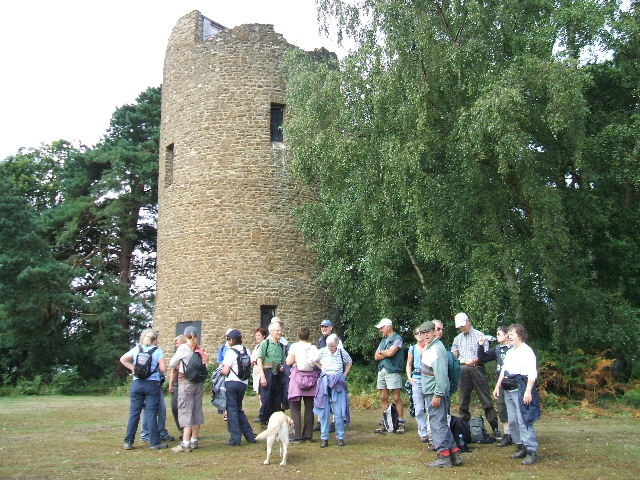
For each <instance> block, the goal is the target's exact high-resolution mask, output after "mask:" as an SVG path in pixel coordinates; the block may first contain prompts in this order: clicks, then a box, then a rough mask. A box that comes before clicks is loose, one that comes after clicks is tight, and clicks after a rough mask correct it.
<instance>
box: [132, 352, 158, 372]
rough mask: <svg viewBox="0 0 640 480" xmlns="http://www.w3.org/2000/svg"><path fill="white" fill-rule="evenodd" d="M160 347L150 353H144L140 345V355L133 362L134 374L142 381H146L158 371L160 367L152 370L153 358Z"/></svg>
mask: <svg viewBox="0 0 640 480" xmlns="http://www.w3.org/2000/svg"><path fill="white" fill-rule="evenodd" d="M157 349H158V347H153V348H152V349H150V350H148V351H146V352H145V351H144V350H143V349H142V346H141V345H138V353H137V354H136V358H135V359H134V361H133V374H134V375H135V376H136V378H139V379H140V380H146V379H147V378H149V377H150V376H151V375H153V374H154V373H155V372H157V371H158V365H156V368H154V369H153V370H151V363H152V358H151V357H152V356H153V352H155V351H156V350H157Z"/></svg>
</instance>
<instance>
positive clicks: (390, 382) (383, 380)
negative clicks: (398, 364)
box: [377, 368, 403, 390]
mask: <svg viewBox="0 0 640 480" xmlns="http://www.w3.org/2000/svg"><path fill="white" fill-rule="evenodd" d="M377 387H378V390H398V389H399V388H402V387H403V385H402V374H401V373H389V372H387V370H386V369H384V368H383V369H382V370H378V383H377Z"/></svg>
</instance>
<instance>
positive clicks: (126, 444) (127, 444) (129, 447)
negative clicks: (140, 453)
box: [122, 442, 133, 450]
mask: <svg viewBox="0 0 640 480" xmlns="http://www.w3.org/2000/svg"><path fill="white" fill-rule="evenodd" d="M122 448H124V449H125V450H133V443H131V442H124V444H123V445H122Z"/></svg>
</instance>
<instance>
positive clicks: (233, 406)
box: [224, 382, 242, 445]
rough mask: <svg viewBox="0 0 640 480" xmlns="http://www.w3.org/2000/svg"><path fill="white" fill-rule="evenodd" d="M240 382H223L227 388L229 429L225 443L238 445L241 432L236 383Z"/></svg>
mask: <svg viewBox="0 0 640 480" xmlns="http://www.w3.org/2000/svg"><path fill="white" fill-rule="evenodd" d="M239 383H241V382H225V383H224V386H225V387H226V389H227V429H228V430H229V440H228V442H227V443H230V444H232V445H240V442H241V440H242V432H241V431H240V419H239V413H240V405H239V403H238V402H239V400H240V399H239V396H238V394H239V390H238V388H237V387H238V384H239Z"/></svg>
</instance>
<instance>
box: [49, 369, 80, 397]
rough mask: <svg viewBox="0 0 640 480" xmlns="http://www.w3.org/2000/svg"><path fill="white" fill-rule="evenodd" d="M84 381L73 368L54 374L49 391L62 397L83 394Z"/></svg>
mask: <svg viewBox="0 0 640 480" xmlns="http://www.w3.org/2000/svg"><path fill="white" fill-rule="evenodd" d="M84 385H85V383H84V381H83V380H82V378H80V374H79V373H78V371H77V370H76V369H75V368H69V369H65V370H62V371H60V372H58V373H56V374H55V375H54V376H53V379H52V380H51V385H50V387H51V391H52V392H53V393H58V394H62V395H73V394H75V393H85V388H84Z"/></svg>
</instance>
